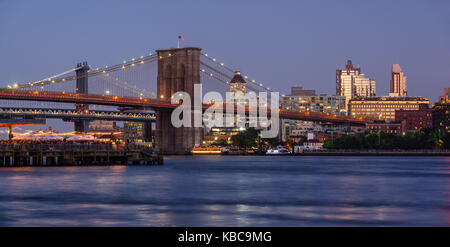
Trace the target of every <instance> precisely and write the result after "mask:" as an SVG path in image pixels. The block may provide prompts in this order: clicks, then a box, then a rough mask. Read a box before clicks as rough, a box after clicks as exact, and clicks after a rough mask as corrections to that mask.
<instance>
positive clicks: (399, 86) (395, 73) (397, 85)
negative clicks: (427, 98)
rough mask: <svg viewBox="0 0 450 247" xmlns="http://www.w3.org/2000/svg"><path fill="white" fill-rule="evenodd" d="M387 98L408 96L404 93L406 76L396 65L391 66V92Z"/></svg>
mask: <svg viewBox="0 0 450 247" xmlns="http://www.w3.org/2000/svg"><path fill="white" fill-rule="evenodd" d="M389 96H394V97H399V96H408V93H407V91H406V76H405V74H404V73H403V71H402V68H400V65H398V64H393V65H392V73H391V91H390V93H389Z"/></svg>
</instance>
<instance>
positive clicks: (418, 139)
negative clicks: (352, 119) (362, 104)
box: [324, 129, 450, 150]
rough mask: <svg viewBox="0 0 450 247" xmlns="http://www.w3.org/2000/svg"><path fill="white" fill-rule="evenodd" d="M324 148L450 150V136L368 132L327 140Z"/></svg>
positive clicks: (430, 132) (429, 133)
mask: <svg viewBox="0 0 450 247" xmlns="http://www.w3.org/2000/svg"><path fill="white" fill-rule="evenodd" d="M324 148H329V149H404V150H411V149H449V148H450V134H449V133H444V132H440V131H437V130H430V129H424V130H420V131H418V132H406V133H404V135H401V136H399V135H394V134H386V133H384V132H366V133H364V134H360V135H344V136H342V137H340V138H337V139H334V140H327V141H325V143H324Z"/></svg>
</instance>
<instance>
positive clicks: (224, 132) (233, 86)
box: [203, 71, 248, 145]
mask: <svg viewBox="0 0 450 247" xmlns="http://www.w3.org/2000/svg"><path fill="white" fill-rule="evenodd" d="M229 85H230V87H229V90H230V92H231V93H242V94H241V97H237V98H235V104H236V105H246V104H247V103H248V102H247V101H248V100H246V99H245V98H244V94H245V93H246V92H247V83H246V81H245V79H244V78H243V77H242V75H241V72H240V71H236V72H235V73H234V77H233V78H232V79H231V81H230V83H229ZM238 95H239V94H238ZM236 96H237V95H236ZM232 116H233V117H234V114H233V115H232ZM226 117H227V115H226V114H225V115H224V121H225V119H226ZM204 121H206V122H207V121H208V118H205V119H204ZM231 124H232V125H233V126H231V127H226V126H225V127H212V128H211V129H210V130H207V132H208V133H207V135H205V136H204V138H203V144H208V145H210V144H214V143H215V142H217V141H219V140H224V141H226V142H227V143H228V144H231V137H232V136H233V135H237V134H238V133H239V132H241V131H244V130H246V129H247V128H248V121H246V122H245V127H238V119H237V118H235V121H233V122H232V123H231Z"/></svg>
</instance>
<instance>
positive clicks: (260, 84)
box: [202, 53, 284, 96]
mask: <svg viewBox="0 0 450 247" xmlns="http://www.w3.org/2000/svg"><path fill="white" fill-rule="evenodd" d="M202 55H203V56H204V57H206V58H207V59H209V60H211V61H213V62H214V63H216V64H217V65H219V66H221V67H223V68H225V69H226V70H228V71H230V72H232V73H234V72H235V70H233V69H231V68H230V67H228V66H226V65H225V63H223V62H219V61H218V60H217V59H216V58H214V57H211V56H209V55H208V54H207V53H202ZM202 72H204V71H202ZM210 76H211V77H212V76H213V74H212V73H211V74H210ZM243 77H244V79H246V80H248V81H249V82H251V83H252V84H254V85H256V86H258V87H260V88H263V89H264V90H267V91H269V92H274V91H273V90H271V89H270V88H269V87H265V86H264V84H263V83H258V82H256V80H255V79H252V78H249V77H248V76H247V75H244V76H243ZM228 83H229V82H227V84H228ZM282 96H284V95H282Z"/></svg>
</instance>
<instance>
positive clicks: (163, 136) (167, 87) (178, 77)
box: [155, 47, 203, 154]
mask: <svg viewBox="0 0 450 247" xmlns="http://www.w3.org/2000/svg"><path fill="white" fill-rule="evenodd" d="M200 51H201V49H200V48H196V47H186V48H178V49H175V48H173V49H168V50H157V51H156V52H157V54H158V57H159V60H158V80H157V87H158V88H157V91H158V94H157V97H158V99H160V100H167V101H170V99H171V97H172V95H174V94H175V93H176V92H178V91H183V92H186V93H188V94H189V95H190V96H191V103H192V106H191V109H192V110H193V109H194V108H193V104H194V99H193V96H194V84H200ZM156 114H157V118H156V133H155V137H156V138H155V139H156V148H157V150H158V151H160V152H161V153H163V154H186V153H188V152H190V151H191V150H192V148H193V147H194V146H195V145H200V144H201V143H202V141H203V128H202V127H180V128H175V127H174V126H173V125H172V122H171V115H172V111H171V110H162V109H160V110H157V112H156ZM191 120H192V126H193V121H194V115H193V111H192V117H191Z"/></svg>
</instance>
